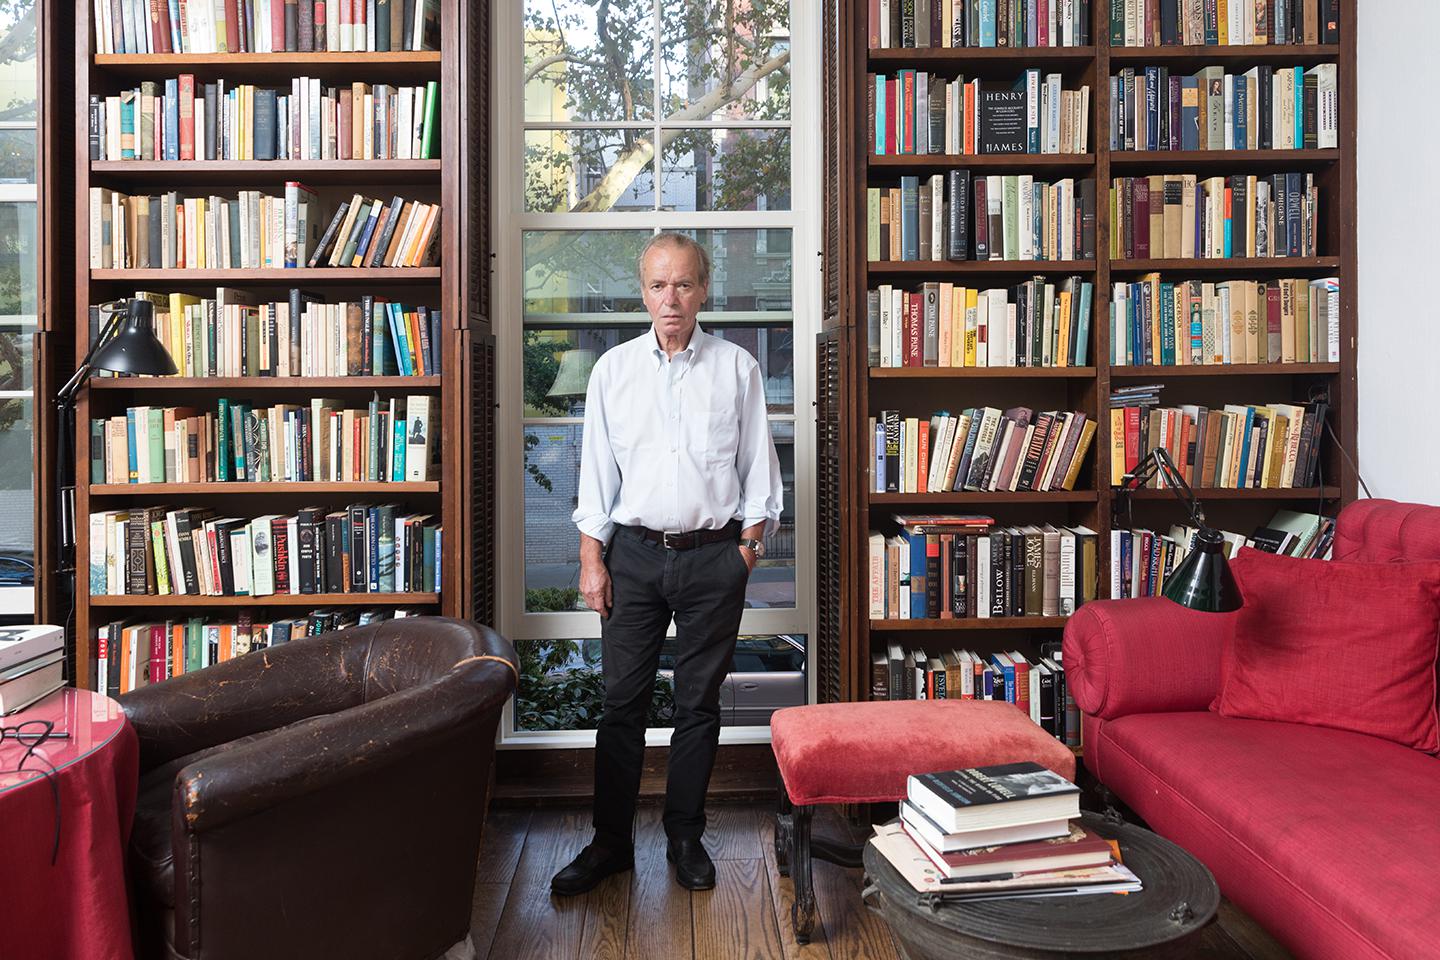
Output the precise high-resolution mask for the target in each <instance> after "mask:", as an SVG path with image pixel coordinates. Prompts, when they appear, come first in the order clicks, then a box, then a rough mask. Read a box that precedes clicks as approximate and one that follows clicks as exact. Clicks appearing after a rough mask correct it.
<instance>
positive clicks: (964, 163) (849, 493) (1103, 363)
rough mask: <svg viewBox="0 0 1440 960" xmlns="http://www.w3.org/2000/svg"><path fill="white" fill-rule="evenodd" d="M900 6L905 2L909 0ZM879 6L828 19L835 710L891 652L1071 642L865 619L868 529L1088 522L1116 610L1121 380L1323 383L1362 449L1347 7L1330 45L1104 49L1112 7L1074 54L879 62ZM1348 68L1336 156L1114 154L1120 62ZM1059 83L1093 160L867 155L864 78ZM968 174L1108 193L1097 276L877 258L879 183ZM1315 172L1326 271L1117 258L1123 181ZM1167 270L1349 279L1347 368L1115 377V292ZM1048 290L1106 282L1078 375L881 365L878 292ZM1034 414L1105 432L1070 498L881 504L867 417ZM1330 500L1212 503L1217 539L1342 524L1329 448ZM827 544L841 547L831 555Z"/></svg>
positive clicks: (823, 361)
mask: <svg viewBox="0 0 1440 960" xmlns="http://www.w3.org/2000/svg"><path fill="white" fill-rule="evenodd" d="M897 2H898V0H897ZM868 6H869V5H868V4H867V2H866V0H833V4H832V5H831V6H829V8H828V9H827V11H826V23H825V56H826V67H825V82H826V84H827V87H829V88H830V90H831V91H832V95H831V96H827V98H826V99H827V110H828V111H830V112H831V113H830V116H828V117H827V124H826V130H825V148H826V170H825V174H826V177H827V180H828V183H829V186H830V189H828V190H827V191H826V199H827V202H826V209H825V211H824V214H825V222H824V228H825V229H824V239H825V250H824V254H825V268H826V289H827V298H826V306H825V316H824V327H823V330H822V333H821V334H820V337H819V340H820V343H819V349H818V350H817V363H818V370H817V378H816V383H817V385H818V389H819V397H818V403H817V419H818V431H817V436H818V440H819V443H818V450H819V463H818V465H817V466H818V488H819V490H818V493H819V504H820V511H819V529H820V531H821V533H820V535H821V540H822V542H821V544H820V550H819V556H818V564H817V565H818V577H817V581H818V602H819V610H820V611H821V616H820V618H819V623H818V631H817V632H818V651H819V663H818V678H817V679H818V688H819V690H820V696H821V698H822V699H832V700H864V699H867V698H868V697H869V690H870V657H871V654H872V651H879V650H881V649H883V647H884V645H886V644H888V643H893V642H900V643H902V644H903V645H904V647H905V649H907V650H909V649H913V648H918V649H924V650H926V651H927V652H930V653H932V654H933V653H935V652H942V651H948V650H950V649H951V648H954V647H960V648H969V649H975V650H977V651H978V652H980V653H982V654H988V653H992V652H996V651H1004V650H1010V649H1019V650H1021V651H1022V652H1025V653H1027V654H1032V653H1035V652H1036V648H1037V647H1038V645H1039V644H1040V643H1041V642H1043V641H1047V640H1049V641H1054V640H1059V639H1060V636H1061V631H1062V630H1063V628H1064V625H1065V618H1064V617H1017V618H1010V619H978V620H887V621H872V620H870V619H869V618H868V612H869V610H868V603H867V595H868V576H867V573H868V556H867V548H866V537H867V533H868V531H869V530H871V529H872V528H874V526H875V525H876V524H877V523H879V522H880V521H881V520H883V519H885V518H887V517H888V516H889V515H891V514H893V513H899V512H903V511H910V512H946V511H954V512H975V513H986V514H989V515H992V516H994V517H995V518H996V520H997V523H999V524H1028V523H1044V522H1050V523H1056V524H1069V525H1075V524H1083V525H1085V526H1088V527H1090V528H1092V529H1093V530H1095V531H1096V532H1097V533H1098V534H1099V537H1098V541H1099V552H1100V562H1099V576H1100V583H1099V590H1098V594H1099V596H1101V597H1105V596H1108V595H1109V587H1108V580H1109V573H1108V571H1109V552H1110V531H1111V529H1112V527H1113V526H1114V524H1113V522H1112V512H1113V510H1114V508H1115V504H1116V499H1117V498H1116V494H1115V492H1114V491H1113V490H1112V489H1111V488H1110V487H1109V485H1108V484H1109V473H1108V456H1109V449H1110V436H1109V431H1110V427H1109V417H1108V415H1107V410H1108V398H1109V396H1110V393H1111V390H1112V389H1114V388H1117V387H1120V386H1123V385H1127V384H1146V383H1160V384H1164V388H1165V389H1164V392H1163V393H1162V396H1161V402H1162V403H1163V404H1166V405H1178V404H1183V403H1199V404H1205V405H1211V406H1213V405H1215V404H1223V403H1269V402H1287V401H1293V402H1304V401H1305V400H1306V398H1307V395H1308V392H1309V390H1310V389H1311V388H1312V387H1323V388H1326V389H1327V390H1328V392H1329V397H1330V413H1329V418H1330V423H1331V425H1332V426H1333V428H1334V430H1335V433H1336V435H1337V436H1338V438H1339V441H1340V443H1341V444H1342V445H1343V446H1344V448H1345V450H1346V451H1349V452H1350V454H1351V455H1352V456H1353V455H1354V450H1355V440H1356V407H1355V403H1356V375H1355V344H1356V328H1357V318H1356V304H1357V299H1356V279H1357V278H1356V270H1355V107H1356V99H1355V34H1356V27H1355V20H1356V13H1355V7H1356V5H1355V4H1350V3H1342V4H1340V7H1341V10H1342V19H1341V24H1340V42H1339V44H1336V45H1276V46H1266V45H1257V46H1158V47H1130V48H1125V47H1113V48H1112V47H1110V46H1109V45H1108V38H1109V16H1110V7H1111V4H1110V3H1108V2H1104V0H1094V2H1092V4H1091V8H1092V16H1093V23H1092V25H1091V27H1092V28H1091V36H1092V37H1093V38H1096V41H1097V43H1096V45H1094V46H1085V47H1068V48H1065V47H1061V48H1050V47H1047V48H1027V47H1016V48H983V49H975V48H960V49H879V50H873V49H869V48H868V26H869V21H868V17H869V11H868ZM1327 62H1330V63H1336V64H1337V65H1338V89H1339V146H1338V148H1334V149H1325V150H1226V151H1193V152H1189V151H1187V152H1171V151H1164V152H1158V151H1157V152H1120V151H1115V152H1111V150H1110V149H1109V145H1108V137H1107V136H1106V135H1105V131H1106V130H1108V128H1109V116H1110V110H1111V108H1112V105H1111V103H1110V102H1109V83H1108V78H1109V77H1110V76H1111V75H1112V74H1114V73H1116V72H1118V71H1119V70H1120V69H1122V68H1123V67H1126V66H1133V67H1137V68H1138V67H1144V66H1147V65H1162V66H1167V67H1169V68H1170V69H1171V71H1172V72H1175V73H1186V74H1188V73H1194V72H1196V71H1198V70H1200V69H1202V68H1203V67H1206V66H1213V65H1220V66H1223V67H1224V68H1225V70H1226V72H1229V73H1241V72H1244V71H1245V70H1248V69H1249V68H1251V67H1253V66H1257V65H1262V64H1272V65H1288V66H1293V65H1297V64H1299V65H1304V66H1305V67H1307V68H1308V67H1311V66H1313V65H1315V64H1319V63H1327ZM1030 67H1038V68H1040V69H1041V70H1042V73H1043V72H1060V73H1061V74H1062V75H1063V77H1064V80H1065V86H1066V88H1067V89H1073V88H1074V87H1076V86H1077V85H1078V84H1082V83H1083V84H1089V86H1090V90H1091V110H1090V137H1089V142H1090V145H1091V152H1090V153H1086V154H1080V155H1056V154H1041V155H1010V156H969V155H967V156H938V155H923V156H914V155H902V156H872V155H871V154H870V150H869V143H870V137H869V136H868V135H867V134H868V130H867V123H868V120H867V88H866V84H867V74H877V73H894V71H896V70H898V69H901V68H915V69H917V70H924V71H928V72H931V73H938V74H941V75H946V76H950V77H954V76H957V75H964V76H965V78H966V79H967V80H970V79H974V78H977V77H978V78H981V79H989V80H996V81H999V80H1005V81H1007V82H1013V81H1014V80H1015V78H1016V77H1018V76H1020V74H1021V72H1022V71H1023V70H1025V69H1026V68H1030ZM955 167H964V168H968V169H970V170H971V171H972V172H973V173H974V174H975V175H983V174H1007V173H1014V174H1034V175H1035V176H1036V178H1037V179H1039V178H1041V177H1044V178H1045V179H1057V178H1060V177H1075V178H1077V179H1079V178H1084V177H1091V178H1094V180H1095V181H1096V193H1097V203H1096V207H1097V209H1096V249H1097V254H1098V258H1097V259H1096V260H1094V261H1059V262H1056V261H1050V262H1044V261H1026V262H996V261H988V262H976V261H973V260H971V261H959V262H930V261H926V262H901V263H871V262H868V261H867V259H866V195H865V191H866V188H867V187H870V186H879V185H881V184H885V185H893V184H894V183H896V182H898V178H899V176H900V175H901V174H902V173H904V174H919V175H921V176H922V178H923V176H925V175H929V174H934V173H941V172H944V171H946V170H949V169H952V168H955ZM1282 170H1284V171H1297V170H1298V171H1303V172H1312V173H1314V175H1315V180H1316V183H1317V186H1318V187H1319V191H1320V197H1321V203H1320V217H1319V231H1318V233H1319V252H1320V253H1321V254H1322V256H1318V257H1313V258H1304V259H1297V258H1271V259H1194V260H1113V259H1110V258H1109V256H1108V251H1109V237H1110V229H1111V223H1110V214H1109V209H1108V208H1109V204H1108V203H1106V202H1105V198H1106V197H1107V196H1108V191H1109V184H1110V181H1111V178H1112V177H1115V176H1134V175H1149V174H1165V173H1195V174H1198V175H1200V176H1212V175H1221V174H1225V175H1229V174H1243V173H1268V172H1274V171H1282ZM1155 271H1159V272H1161V274H1162V277H1166V278H1175V279H1191V278H1216V279H1218V278H1230V277H1253V278H1256V279H1265V278H1272V277H1310V278H1316V277H1324V276H1337V277H1339V279H1340V318H1339V331H1340V357H1339V362H1338V363H1315V364H1254V365H1239V366H1193V367H1192V366H1116V365H1112V364H1111V363H1110V356H1111V350H1110V329H1109V324H1108V322H1107V320H1106V318H1107V317H1108V312H1109V301H1110V291H1111V286H1112V283H1113V282H1115V281H1117V280H1121V279H1123V278H1127V277H1132V278H1133V277H1138V276H1140V275H1141V274H1145V273H1150V272H1155ZM1037 274H1044V275H1049V276H1055V277H1061V278H1063V277H1064V276H1068V275H1071V274H1079V275H1081V276H1082V277H1083V278H1084V279H1087V280H1093V282H1094V284H1095V304H1094V308H1093V312H1092V320H1091V331H1092V332H1091V341H1090V354H1089V355H1090V360H1091V363H1092V364H1093V365H1092V366H1087V367H1076V368H998V369H997V368H988V369H948V368H934V367H930V368H900V369H876V368H870V367H868V366H867V349H866V337H867V330H866V291H867V290H869V289H871V288H873V287H874V286H876V285H878V284H882V283H894V284H907V285H908V284H910V283H912V282H913V284H915V285H916V286H911V287H908V288H910V289H917V288H918V284H919V283H920V282H921V281H927V280H937V281H953V282H955V283H957V284H966V285H970V286H974V285H981V286H1008V285H1011V284H1014V283H1017V282H1019V281H1020V280H1022V279H1024V278H1025V277H1028V276H1031V275H1037ZM976 405H990V406H1000V407H1006V406H1011V405H1024V406H1028V407H1032V408H1034V409H1036V410H1052V409H1063V410H1082V411H1084V412H1085V413H1086V414H1087V415H1088V416H1091V417H1094V418H1096V419H1097V424H1098V432H1097V434H1096V437H1095V442H1094V444H1093V446H1092V449H1091V452H1090V454H1089V457H1088V462H1087V463H1086V465H1085V467H1084V469H1083V470H1082V472H1081V482H1080V483H1078V484H1077V489H1076V490H1074V491H1053V492H1039V493H1035V492H1026V493H975V492H949V493H930V494H894V493H874V492H871V490H870V464H869V463H868V458H869V442H870V441H869V437H868V436H867V434H868V432H869V424H868V418H869V417H872V416H875V415H876V414H877V413H878V412H879V411H880V410H882V409H895V408H899V409H902V410H904V411H905V412H906V413H905V415H908V416H922V417H928V416H929V415H930V413H931V412H933V411H935V410H938V409H941V408H947V409H950V410H952V411H953V410H955V409H957V408H963V407H966V406H976ZM1321 464H1322V474H1321V475H1322V476H1323V477H1324V479H1325V485H1324V486H1322V487H1314V488H1304V489H1240V490H1231V489H1223V490H1213V489H1203V490H1198V491H1197V493H1198V494H1199V496H1200V498H1201V500H1202V501H1203V503H1204V505H1205V508H1206V514H1207V519H1208V520H1209V522H1210V523H1211V524H1212V525H1215V526H1218V527H1221V528H1223V529H1231V530H1236V531H1239V532H1243V533H1248V532H1249V531H1250V530H1251V529H1253V528H1254V527H1256V526H1258V525H1260V524H1262V523H1263V522H1264V521H1266V520H1268V519H1269V517H1270V516H1271V515H1272V514H1273V512H1274V511H1275V510H1276V509H1279V508H1282V507H1285V508H1291V509H1297V510H1312V511H1313V510H1316V509H1317V508H1320V507H1323V509H1324V510H1325V512H1326V513H1327V514H1330V515H1333V514H1334V513H1335V512H1336V511H1338V509H1339V507H1340V506H1341V505H1342V504H1343V503H1345V502H1348V501H1349V500H1351V499H1353V498H1354V497H1355V495H1356V485H1357V478H1356V475H1355V472H1354V470H1353V469H1352V468H1351V466H1350V464H1349V463H1348V462H1346V460H1345V458H1344V457H1343V456H1342V454H1341V452H1340V451H1339V450H1337V449H1336V447H1335V445H1334V444H1333V443H1330V442H1329V441H1328V440H1327V442H1326V445H1325V446H1324V448H1323V450H1322V455H1321ZM1133 497H1134V500H1133V511H1134V513H1133V516H1134V521H1135V525H1136V526H1141V527H1150V528H1152V529H1154V528H1156V527H1159V528H1160V529H1162V530H1163V529H1167V528H1168V527H1169V526H1170V525H1171V524H1174V523H1178V522H1183V520H1184V512H1183V508H1182V507H1181V505H1180V504H1179V503H1178V502H1176V501H1175V499H1174V493H1173V492H1172V491H1169V490H1155V489H1146V490H1140V491H1137V492H1135V493H1134V494H1133ZM827 533H828V536H829V537H832V538H833V540H831V541H827V540H826V537H827Z"/></svg>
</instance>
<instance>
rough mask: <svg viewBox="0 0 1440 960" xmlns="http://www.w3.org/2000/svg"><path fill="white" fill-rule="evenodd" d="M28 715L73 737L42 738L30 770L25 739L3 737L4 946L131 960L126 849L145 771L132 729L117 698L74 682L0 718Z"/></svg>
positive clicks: (11, 722) (29, 957) (35, 959)
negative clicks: (138, 782) (22, 741)
mask: <svg viewBox="0 0 1440 960" xmlns="http://www.w3.org/2000/svg"><path fill="white" fill-rule="evenodd" d="M31 720H48V721H50V722H51V723H52V724H54V730H55V732H56V733H60V732H64V733H67V734H69V738H68V739H54V740H49V741H47V742H45V743H43V744H41V745H40V746H39V747H37V748H36V749H35V756H34V757H32V758H31V759H30V760H29V761H28V762H26V763H25V767H24V769H23V770H17V767H18V766H19V764H20V763H21V761H22V759H23V758H24V756H25V751H26V749H27V748H26V747H25V746H24V745H22V744H19V743H17V742H15V741H14V740H13V739H12V738H11V737H9V736H8V735H7V736H6V737H5V739H4V741H3V742H0V851H4V855H3V859H0V904H3V907H0V954H3V956H4V957H5V960H82V958H83V960H90V958H95V960H100V958H104V960H130V958H131V957H132V956H133V948H132V945H131V939H130V907H129V897H128V895H127V893H126V886H125V849H126V847H127V845H128V844H129V842H130V824H131V819H132V817H133V816H134V813H135V785H136V779H137V777H138V776H139V746H138V742H137V740H136V737H135V731H134V729H133V728H132V727H131V726H130V723H129V721H128V720H126V719H125V715H124V713H122V712H121V710H120V705H119V704H117V703H116V702H115V701H114V700H111V699H110V698H109V697H105V696H102V695H100V694H97V693H92V692H90V691H89V690H77V689H75V688H74V687H63V688H61V689H60V690H57V691H55V692H54V693H52V694H51V695H50V696H48V697H46V698H45V699H43V700H41V701H40V702H38V703H36V704H34V705H32V706H30V707H27V708H26V709H24V710H21V711H20V712H18V713H14V714H11V715H10V716H8V717H5V718H3V720H0V723H3V725H4V726H7V727H11V726H17V725H19V724H22V723H25V722H27V721H31ZM42 760H44V761H48V764H49V765H48V766H47V765H46V763H45V762H41V761H42ZM52 768H53V771H54V772H53V773H51V772H50V771H51V769H52ZM42 771H44V772H42ZM52 787H53V789H52ZM57 797H58V803H57ZM57 813H58V815H59V829H60V834H59V837H60V840H59V848H58V851H56V848H55V829H56V815H57ZM52 851H56V853H55V861H54V864H53V865H52V864H51V853H52Z"/></svg>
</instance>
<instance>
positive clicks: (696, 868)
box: [665, 839, 715, 890]
mask: <svg viewBox="0 0 1440 960" xmlns="http://www.w3.org/2000/svg"><path fill="white" fill-rule="evenodd" d="M665 859H666V860H669V861H670V862H671V863H673V864H675V882H676V883H678V884H680V886H682V887H684V888H685V889H686V890H709V889H711V888H712V887H714V886H715V864H713V863H711V862H710V854H708V853H706V852H705V845H704V844H703V843H701V842H700V841H699V840H698V839H696V840H680V841H671V842H670V844H669V845H668V846H667V847H666V848H665Z"/></svg>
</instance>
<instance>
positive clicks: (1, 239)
mask: <svg viewBox="0 0 1440 960" xmlns="http://www.w3.org/2000/svg"><path fill="white" fill-rule="evenodd" d="M36 254H37V246H36V236H35V204H34V203H29V202H24V203H0V323H3V322H4V320H5V319H6V318H14V317H16V316H24V317H26V318H27V319H28V320H29V321H30V322H31V323H34V318H35V314H36V313H37V312H38V310H39V303H38V300H39V296H38V292H37V291H38V286H39V282H40V264H39V260H38V257H37V256H36Z"/></svg>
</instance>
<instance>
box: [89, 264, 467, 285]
mask: <svg viewBox="0 0 1440 960" xmlns="http://www.w3.org/2000/svg"><path fill="white" fill-rule="evenodd" d="M90 279H92V280H95V281H109V282H115V283H137V284H155V283H179V284H196V283H198V284H206V285H213V284H230V285H235V284H242V283H254V284H261V283H263V284H266V285H275V284H282V285H284V286H297V285H300V284H305V283H345V284H351V283H433V282H434V281H436V280H439V279H440V268H439V267H295V268H294V269H290V270H285V269H276V268H269V269H267V268H259V269H247V270H91V271H90Z"/></svg>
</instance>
